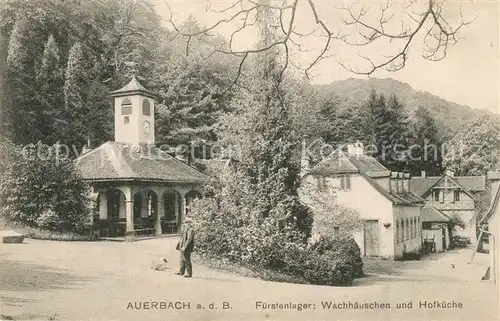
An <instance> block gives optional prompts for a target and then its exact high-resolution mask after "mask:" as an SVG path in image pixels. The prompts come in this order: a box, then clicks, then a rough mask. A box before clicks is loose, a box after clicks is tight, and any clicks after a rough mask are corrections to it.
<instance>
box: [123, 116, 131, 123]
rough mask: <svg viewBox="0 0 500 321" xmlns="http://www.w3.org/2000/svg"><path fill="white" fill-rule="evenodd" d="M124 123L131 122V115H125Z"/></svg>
mask: <svg viewBox="0 0 500 321" xmlns="http://www.w3.org/2000/svg"><path fill="white" fill-rule="evenodd" d="M123 123H124V124H125V125H127V124H130V117H129V116H125V117H123Z"/></svg>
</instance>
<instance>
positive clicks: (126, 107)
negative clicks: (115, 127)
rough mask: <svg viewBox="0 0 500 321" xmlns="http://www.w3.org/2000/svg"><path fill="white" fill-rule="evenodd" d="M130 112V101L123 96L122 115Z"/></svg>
mask: <svg viewBox="0 0 500 321" xmlns="http://www.w3.org/2000/svg"><path fill="white" fill-rule="evenodd" d="M130 114H132V102H130V100H129V99H128V98H125V99H124V100H123V102H122V115H130Z"/></svg>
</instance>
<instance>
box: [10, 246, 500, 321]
mask: <svg viewBox="0 0 500 321" xmlns="http://www.w3.org/2000/svg"><path fill="white" fill-rule="evenodd" d="M175 242H176V239H175V238H162V239H152V240H145V241H138V242H133V243H120V242H56V241H38V240H30V239H27V240H25V241H24V243H23V244H2V245H0V302H1V304H0V307H1V315H2V316H3V318H4V319H7V318H12V319H13V320H120V321H122V320H134V321H135V320H334V319H335V320H362V319H364V320H398V321H399V320H498V318H497V315H498V314H497V305H498V297H497V291H495V287H494V285H492V284H491V283H488V282H486V281H480V278H481V276H482V275H483V274H484V271H485V265H486V262H487V257H486V255H485V254H478V256H477V257H476V259H475V261H474V263H473V264H470V265H469V264H467V260H468V259H469V257H470V254H471V251H470V250H457V251H450V252H448V253H444V254H434V255H432V256H429V257H427V258H426V259H425V260H422V261H407V262H391V261H383V260H375V259H366V260H365V272H366V273H367V274H368V276H367V277H365V278H362V279H357V280H356V281H355V285H354V287H349V288H339V287H326V286H311V285H296V284H285V283H276V282H266V281H261V280H256V279H252V278H247V277H241V276H238V275H232V274H229V273H225V272H219V271H216V270H212V269H209V268H207V267H204V266H199V265H197V264H196V262H195V264H194V277H193V278H191V279H186V278H183V277H179V276H176V275H174V274H173V272H174V271H175V270H176V269H177V266H178V265H177V264H178V252H177V251H175V249H174V244H175ZM161 257H166V258H167V259H168V260H169V262H168V263H167V267H168V268H167V269H165V270H163V271H154V270H152V269H151V265H152V263H153V262H155V261H158V260H159V259H160V258H161ZM434 301H439V302H442V301H445V302H446V303H449V304H450V307H449V308H443V307H437V306H434V307H431V306H430V304H429V302H431V303H432V304H434V303H433V302H434ZM224 302H226V303H224ZM257 302H263V303H268V304H272V303H278V304H283V305H282V306H279V305H276V306H270V307H269V308H263V306H264V304H262V305H261V306H257V304H258V303H257ZM330 302H333V303H336V304H339V303H340V304H343V303H344V302H345V303H346V304H347V308H340V309H339V307H338V306H337V308H333V307H330V308H327V307H325V305H328V304H329V303H330ZM349 302H350V303H351V304H352V305H353V306H351V307H350V308H349ZM424 302H427V306H426V307H421V306H420V305H421V304H424ZM212 303H213V305H211V304H212ZM289 303H302V304H303V306H302V307H303V308H304V307H305V308H306V309H302V310H301V311H298V306H293V305H290V304H289ZM355 303H358V304H359V303H362V304H365V303H368V304H371V306H368V308H362V309H361V308H357V307H356V306H354V304H355ZM397 303H407V304H408V305H409V304H410V303H411V308H397V307H396V304H397ZM224 304H226V305H224ZM284 304H288V305H290V306H289V307H288V306H286V305H284ZM381 304H390V308H387V307H386V308H381V307H380V306H381ZM441 304H442V303H441ZM434 305H435V304H434ZM453 305H454V306H455V307H453ZM459 305H461V307H458V306H459ZM224 307H226V309H224ZM0 319H1V318H0Z"/></svg>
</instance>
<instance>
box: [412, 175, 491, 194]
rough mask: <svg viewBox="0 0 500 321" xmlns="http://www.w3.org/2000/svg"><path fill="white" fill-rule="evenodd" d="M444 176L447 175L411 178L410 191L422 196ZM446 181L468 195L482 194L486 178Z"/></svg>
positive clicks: (456, 178) (453, 177) (461, 178)
mask: <svg viewBox="0 0 500 321" xmlns="http://www.w3.org/2000/svg"><path fill="white" fill-rule="evenodd" d="M445 176H447V175H446V174H443V176H429V177H412V178H411V190H412V192H414V193H416V194H418V195H420V196H424V195H426V194H428V193H429V192H430V190H431V189H432V187H433V186H435V185H436V184H437V183H438V182H439V181H440V180H441V179H443V178H444V177H445ZM448 179H450V180H451V181H452V182H455V183H457V184H458V185H459V186H461V187H462V188H463V189H464V190H465V191H466V192H468V193H476V192H482V191H484V190H485V189H486V176H448Z"/></svg>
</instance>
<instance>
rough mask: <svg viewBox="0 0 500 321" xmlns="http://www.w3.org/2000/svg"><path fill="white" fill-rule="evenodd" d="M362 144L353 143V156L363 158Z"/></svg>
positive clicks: (358, 142)
mask: <svg viewBox="0 0 500 321" xmlns="http://www.w3.org/2000/svg"><path fill="white" fill-rule="evenodd" d="M363 151H364V148H363V143H362V142H360V141H359V140H358V141H356V143H354V155H356V156H363Z"/></svg>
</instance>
